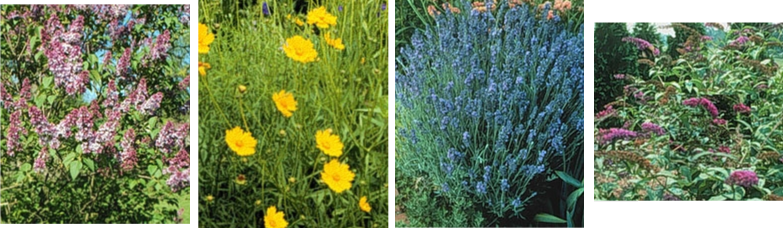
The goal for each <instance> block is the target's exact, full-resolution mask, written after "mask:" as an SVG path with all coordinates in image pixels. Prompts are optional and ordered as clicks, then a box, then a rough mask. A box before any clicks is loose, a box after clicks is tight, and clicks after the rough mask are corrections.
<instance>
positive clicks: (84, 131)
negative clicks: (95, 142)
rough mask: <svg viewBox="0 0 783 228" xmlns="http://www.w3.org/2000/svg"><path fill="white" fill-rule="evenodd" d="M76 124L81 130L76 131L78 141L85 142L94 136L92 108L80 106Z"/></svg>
mask: <svg viewBox="0 0 783 228" xmlns="http://www.w3.org/2000/svg"><path fill="white" fill-rule="evenodd" d="M75 125H76V128H78V129H79V131H77V132H76V136H75V138H76V141H80V142H83V141H85V140H87V139H89V138H92V136H93V131H92V127H93V115H92V112H90V110H87V107H86V106H82V107H81V108H79V111H78V114H77V115H76V124H75Z"/></svg>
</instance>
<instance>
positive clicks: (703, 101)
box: [682, 97, 720, 117]
mask: <svg viewBox="0 0 783 228" xmlns="http://www.w3.org/2000/svg"><path fill="white" fill-rule="evenodd" d="M682 104H683V105H687V106H691V107H696V106H699V105H701V106H702V107H704V108H706V109H707V111H708V112H710V115H712V117H718V115H720V113H719V112H718V108H717V107H715V104H713V103H712V101H710V100H709V99H707V98H695V97H694V98H689V99H686V100H684V101H682Z"/></svg>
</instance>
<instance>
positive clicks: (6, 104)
mask: <svg viewBox="0 0 783 228" xmlns="http://www.w3.org/2000/svg"><path fill="white" fill-rule="evenodd" d="M0 103H3V108H5V109H9V108H10V107H11V105H13V103H14V99H13V98H12V97H11V95H10V94H8V92H7V91H5V83H3V82H2V81H0Z"/></svg>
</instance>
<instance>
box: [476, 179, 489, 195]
mask: <svg viewBox="0 0 783 228" xmlns="http://www.w3.org/2000/svg"><path fill="white" fill-rule="evenodd" d="M476 192H478V193H480V194H485V193H487V186H486V185H485V184H484V182H481V181H479V182H478V183H476Z"/></svg>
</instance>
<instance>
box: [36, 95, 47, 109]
mask: <svg viewBox="0 0 783 228" xmlns="http://www.w3.org/2000/svg"><path fill="white" fill-rule="evenodd" d="M45 99H46V95H45V94H43V93H42V94H39V95H38V96H37V97H35V105H36V106H38V107H43V102H44V100H45Z"/></svg>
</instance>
